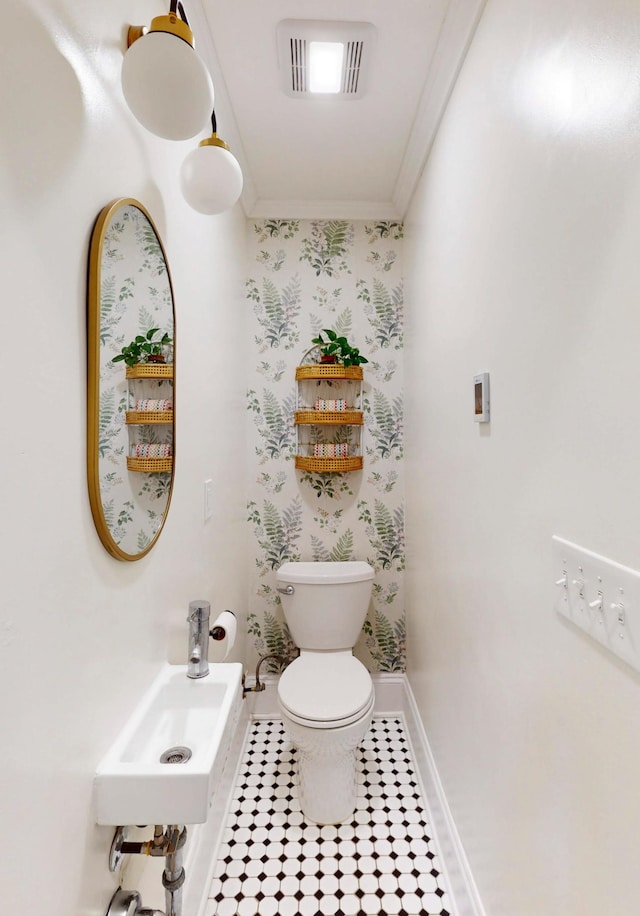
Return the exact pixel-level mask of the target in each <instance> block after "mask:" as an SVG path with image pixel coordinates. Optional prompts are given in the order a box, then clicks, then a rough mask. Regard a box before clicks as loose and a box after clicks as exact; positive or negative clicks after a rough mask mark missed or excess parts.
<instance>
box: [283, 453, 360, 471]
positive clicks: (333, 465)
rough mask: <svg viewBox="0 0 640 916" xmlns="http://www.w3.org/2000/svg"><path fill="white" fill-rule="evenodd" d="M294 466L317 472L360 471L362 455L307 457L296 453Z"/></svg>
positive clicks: (302, 469)
mask: <svg viewBox="0 0 640 916" xmlns="http://www.w3.org/2000/svg"><path fill="white" fill-rule="evenodd" d="M296 467H297V468H299V469H300V470H301V471H315V472H316V473H319V474H331V473H339V472H341V471H360V470H362V455H353V456H352V457H351V458H307V457H305V456H304V455H296Z"/></svg>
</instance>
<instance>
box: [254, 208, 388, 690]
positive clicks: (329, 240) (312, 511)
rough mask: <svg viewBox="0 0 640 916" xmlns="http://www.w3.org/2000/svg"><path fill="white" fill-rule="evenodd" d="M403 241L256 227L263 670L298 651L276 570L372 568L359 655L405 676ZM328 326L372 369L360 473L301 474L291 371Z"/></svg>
mask: <svg viewBox="0 0 640 916" xmlns="http://www.w3.org/2000/svg"><path fill="white" fill-rule="evenodd" d="M402 236H403V229H402V225H401V224H400V223H396V222H388V221H380V222H371V223H368V222H355V223H352V222H347V221H345V220H331V221H307V220H277V219H272V220H264V221H262V222H257V223H250V224H249V262H250V263H251V262H253V267H252V269H251V274H250V276H249V278H248V279H247V284H246V287H247V289H246V295H247V300H248V303H247V305H248V308H250V309H251V315H252V320H251V325H250V326H251V336H252V340H253V360H252V362H253V365H252V367H251V372H252V375H253V378H252V379H251V382H250V385H249V391H248V394H247V408H248V412H249V416H250V418H251V419H250V434H249V442H250V449H251V456H252V457H251V460H252V462H253V472H252V473H251V475H250V480H252V483H251V489H250V498H249V502H248V521H249V525H250V529H251V534H252V537H251V541H250V543H251V547H250V550H251V554H252V556H251V567H252V573H251V577H252V578H251V585H250V596H249V634H250V639H252V641H253V647H254V651H255V654H256V658H257V656H259V655H264V654H266V653H269V652H276V653H278V652H282V651H283V650H286V648H287V646H288V645H289V644H290V636H289V633H288V631H287V628H286V624H285V623H284V618H283V615H282V610H281V606H280V601H279V598H278V594H277V592H276V589H275V573H276V570H277V569H278V567H279V566H280V564H281V563H283V562H284V561H285V560H352V559H353V560H367V561H368V562H369V563H371V565H372V566H373V567H374V568H375V571H376V575H375V580H374V586H373V597H372V602H371V605H370V608H369V614H368V617H367V621H366V623H365V626H364V629H363V633H362V636H361V638H360V640H359V643H358V646H357V648H356V654H357V655H358V657H359V658H360V659H361V660H362V661H363V662H364V663H365V664H366V665H367V667H369V668H370V669H372V670H374V671H375V670H377V671H386V672H391V671H403V670H404V667H405V616H404V606H403V570H404V565H405V551H404V484H403V416H402V410H403V398H402V393H403V388H402V386H403V379H402V348H403V295H402V264H401V251H402ZM322 328H331V329H333V330H335V331H338V332H339V333H340V334H344V335H345V336H346V337H347V339H348V341H349V343H350V344H352V345H353V346H357V347H359V349H360V351H361V353H362V354H363V355H364V356H366V357H367V358H368V360H369V363H368V364H366V365H365V366H364V367H363V369H364V379H365V380H364V389H363V406H364V411H365V431H364V436H363V438H364V443H363V444H364V452H363V454H364V469H363V470H362V471H354V472H351V473H345V474H317V473H311V472H306V471H299V470H296V469H295V467H294V464H293V455H294V452H295V428H294V425H293V412H294V409H295V396H296V394H295V367H296V365H298V364H299V363H300V362H301V360H302V357H303V354H304V353H305V352H306V351H307V350H308V349H309V348H310V347H311V345H312V344H311V339H312V338H313V337H315V336H316V335H317V334H318V332H319V331H320V330H321V329H322ZM265 664H267V663H265ZM270 670H277V664H274V665H272V666H271V667H270Z"/></svg>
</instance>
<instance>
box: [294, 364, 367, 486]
mask: <svg viewBox="0 0 640 916" xmlns="http://www.w3.org/2000/svg"><path fill="white" fill-rule="evenodd" d="M310 352H311V351H310ZM308 358H309V353H307V354H305V357H303V362H302V365H300V366H296V388H297V394H296V411H295V414H294V422H295V428H296V456H295V466H296V468H298V469H299V470H301V471H312V472H315V473H316V474H340V473H344V472H345V471H360V470H361V469H362V465H363V459H362V452H363V448H362V436H363V428H364V413H363V410H362V380H363V375H364V374H363V371H362V366H341V365H338V364H337V363H320V362H315V363H307V362H306V361H305V360H306V359H308ZM319 401H325V406H327V407H329V406H335V404H336V403H337V402H338V401H339V402H341V406H342V405H346V410H316V409H314V407H312V405H318V402H319ZM327 401H328V402H332V401H333V403H331V404H330V403H326V402H327ZM312 427H318V429H316V430H314V429H313V428H312ZM329 427H334V429H333V431H331V430H330V429H329ZM340 427H342V428H343V429H342V431H341V429H340ZM345 427H349V429H345ZM332 440H333V443H332ZM321 444H326V445H329V446H330V445H332V444H335V445H336V446H338V445H340V446H346V449H344V450H346V451H348V452H349V453H350V454H349V456H348V457H324V456H323V457H320V456H316V455H314V451H323V450H321V449H319V448H318V449H316V448H315V446H316V445H321ZM328 450H329V449H326V451H328ZM333 450H334V449H331V451H333ZM335 451H343V449H342V448H340V449H337V448H336V449H335Z"/></svg>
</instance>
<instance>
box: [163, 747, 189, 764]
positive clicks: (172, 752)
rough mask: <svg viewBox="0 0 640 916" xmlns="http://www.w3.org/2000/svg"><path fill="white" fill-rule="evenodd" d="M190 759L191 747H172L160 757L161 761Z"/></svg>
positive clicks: (178, 761)
mask: <svg viewBox="0 0 640 916" xmlns="http://www.w3.org/2000/svg"><path fill="white" fill-rule="evenodd" d="M190 759H191V748H190V747H170V748H168V749H167V750H166V751H165V752H164V754H162V756H161V757H160V763H186V762H187V760H190Z"/></svg>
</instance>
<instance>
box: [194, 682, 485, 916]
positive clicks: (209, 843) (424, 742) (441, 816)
mask: <svg viewBox="0 0 640 916" xmlns="http://www.w3.org/2000/svg"><path fill="white" fill-rule="evenodd" d="M263 680H264V683H265V689H264V690H263V691H261V692H259V693H249V694H247V697H246V699H245V701H244V703H243V708H242V712H241V714H240V717H239V720H238V728H237V731H236V735H235V738H234V740H233V743H232V746H231V749H230V751H229V756H228V758H227V763H226V766H225V769H224V773H223V776H222V779H221V783H220V785H219V787H218V789H217V791H216V794H215V796H214V800H213V803H212V807H211V816H210V818H209V820H208V821H207V823H206V824H201V825H199V826H197V827H194V828H190V831H189V833H190V836H189V840H188V843H187V850H186V855H185V872H186V875H187V880H186V882H185V890H184V905H183V912H185V913H194V914H196V916H205V910H206V907H207V901H208V891H209V886H210V884H211V879H212V877H213V870H214V868H215V864H216V861H217V854H218V848H219V846H220V843H221V841H222V835H223V832H224V826H225V823H226V819H227V813H228V810H229V806H230V804H231V798H232V795H233V787H234V785H235V783H236V779H237V774H238V769H239V766H240V762H241V760H242V755H243V752H244V747H245V743H246V740H247V735H248V730H249V727H250V724H251V720H252V719H262V718H270V717H274V718H277V717H278V716H279V711H278V702H277V684H278V678H277V676H267V677H265V678H264V679H263ZM373 681H374V685H375V691H376V703H375V712H374V714H376V715H391V714H394V715H399V716H401V717H402V718H403V720H404V723H405V726H406V730H407V735H408V738H409V741H410V743H411V750H412V756H413V759H414V762H415V765H416V769H417V774H416V775H417V776H418V779H419V781H420V787H421V789H422V794H423V797H424V800H425V804H426V806H427V813H428V817H429V823H430V824H431V826H432V829H433V834H434V839H435V841H436V845H437V847H438V848H439V850H440V854H441V862H440V865H441V867H442V869H443V871H444V872H445V875H446V878H447V886H448V888H449V891H450V898H451V905H452V907H453V916H486V913H485V910H484V907H483V905H482V902H481V900H480V895H479V894H478V889H477V887H476V884H475V881H474V879H473V875H472V873H471V869H470V867H469V862H468V860H467V857H466V855H465V851H464V847H463V846H462V842H461V840H460V836H459V834H458V831H457V829H456V825H455V822H454V820H453V816H452V814H451V810H450V808H449V805H448V803H447V799H446V797H445V794H444V790H443V788H442V783H441V781H440V776H439V775H438V770H437V768H436V764H435V760H434V758H433V754H432V752H431V748H430V746H429V741H428V738H427V735H426V732H425V729H424V726H423V724H422V720H421V718H420V713H419V712H418V707H417V704H416V701H415V697H414V695H413V691H412V690H411V686H410V685H409V682H408V680H407V678H406V675H404V674H378V675H374V677H373Z"/></svg>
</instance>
